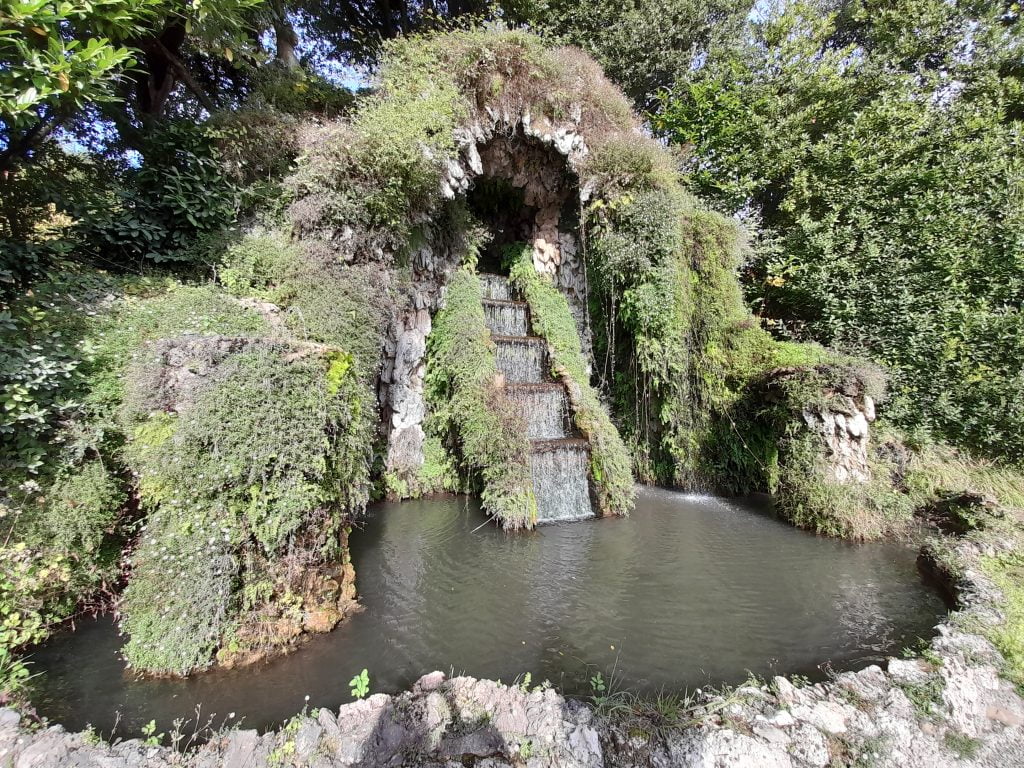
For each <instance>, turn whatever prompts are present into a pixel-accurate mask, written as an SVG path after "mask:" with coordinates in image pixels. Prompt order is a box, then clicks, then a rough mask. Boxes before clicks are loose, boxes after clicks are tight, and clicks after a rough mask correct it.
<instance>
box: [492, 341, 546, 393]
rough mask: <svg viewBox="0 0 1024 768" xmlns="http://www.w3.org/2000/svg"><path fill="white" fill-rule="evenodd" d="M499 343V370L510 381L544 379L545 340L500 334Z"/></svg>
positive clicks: (537, 382)
mask: <svg viewBox="0 0 1024 768" xmlns="http://www.w3.org/2000/svg"><path fill="white" fill-rule="evenodd" d="M494 342H495V344H496V345H497V362H498V370H499V371H501V372H502V373H503V374H505V380H506V381H509V382H528V383H534V384H539V383H540V382H542V381H543V380H544V358H545V357H546V356H547V355H546V354H545V349H544V342H543V341H542V340H541V339H536V338H528V337H525V336H524V337H509V336H500V337H498V338H496V339H494Z"/></svg>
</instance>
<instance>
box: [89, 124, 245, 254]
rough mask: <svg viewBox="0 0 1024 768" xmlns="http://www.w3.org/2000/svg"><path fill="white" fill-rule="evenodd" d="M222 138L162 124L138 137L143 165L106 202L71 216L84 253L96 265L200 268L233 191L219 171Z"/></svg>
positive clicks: (228, 221) (208, 129)
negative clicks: (163, 264)
mask: <svg viewBox="0 0 1024 768" xmlns="http://www.w3.org/2000/svg"><path fill="white" fill-rule="evenodd" d="M222 138H223V134H222V133H221V132H219V131H218V130H217V129H215V128H214V127H213V126H212V125H209V124H205V123H204V124H199V125H195V124H192V123H186V122H170V123H167V124H166V125H164V126H161V127H160V128H159V129H154V130H152V131H150V132H147V134H146V147H145V148H144V152H143V154H144V156H145V162H144V163H143V164H142V165H141V166H140V167H139V168H137V169H128V170H127V171H125V172H124V174H123V177H122V179H121V180H120V183H119V184H118V185H117V186H116V187H115V189H114V194H113V199H112V200H111V199H110V198H109V196H104V197H103V198H98V199H96V200H94V201H90V202H89V203H87V204H86V205H85V206H84V207H81V208H80V209H79V210H75V211H74V215H75V218H76V219H78V224H77V229H78V231H79V235H80V237H81V238H82V240H83V248H84V250H85V251H86V252H87V253H89V254H91V255H93V256H95V257H96V258H98V259H100V260H101V263H110V262H112V261H113V262H118V263H120V264H124V265H136V264H138V263H139V262H140V261H143V260H145V261H150V262H156V263H161V262H179V263H200V264H203V263H208V262H210V261H211V260H212V259H213V258H214V253H215V252H216V251H217V250H218V248H219V246H220V245H221V243H222V240H221V236H222V235H223V234H224V232H225V230H227V229H229V228H231V227H232V226H233V225H234V223H235V219H236V216H237V214H238V212H239V207H240V205H241V189H240V187H239V186H238V184H237V183H235V182H234V181H233V180H232V179H231V178H229V176H228V174H227V173H226V171H225V168H224V166H223V165H222V159H221V153H220V150H219V149H218V142H219V141H220V140H222Z"/></svg>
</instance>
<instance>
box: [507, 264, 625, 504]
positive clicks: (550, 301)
mask: <svg viewBox="0 0 1024 768" xmlns="http://www.w3.org/2000/svg"><path fill="white" fill-rule="evenodd" d="M531 254H532V251H530V249H527V250H526V252H525V253H522V254H521V255H520V257H519V258H518V259H517V261H516V262H515V264H514V265H513V267H512V270H511V274H510V279H511V281H512V283H513V284H514V285H515V286H516V287H517V288H518V289H519V290H520V291H521V292H522V294H523V297H524V298H525V299H526V301H527V303H528V304H529V305H530V317H531V320H532V322H533V328H534V330H535V331H536V332H537V333H538V335H540V336H541V338H543V339H544V340H545V341H547V343H548V350H549V355H550V359H551V367H552V369H553V372H554V374H555V376H556V377H557V378H558V379H560V380H561V381H562V382H563V383H564V384H565V385H566V388H567V390H568V392H569V399H570V401H571V404H572V412H573V418H574V420H575V423H576V426H577V427H578V428H579V430H580V431H581V432H582V433H583V435H584V436H585V437H586V438H587V440H589V441H590V476H591V480H592V481H593V483H594V487H595V488H596V489H597V502H598V506H599V508H600V510H601V514H605V515H624V514H627V513H628V512H629V510H630V509H631V508H632V506H633V497H634V490H633V473H632V470H631V467H632V462H631V461H630V458H629V453H628V452H627V450H626V446H625V445H624V444H623V442H622V438H621V437H619V433H618V430H616V429H615V425H614V424H613V423H612V420H611V417H610V416H609V415H608V411H607V410H605V408H604V406H603V405H602V404H601V401H600V399H599V398H598V395H597V392H596V391H595V390H594V388H593V387H591V386H590V377H589V375H588V373H587V361H586V359H585V358H584V356H583V351H582V350H581V348H580V336H579V331H578V330H577V328H576V322H575V320H573V317H572V313H571V312H570V311H569V303H568V302H567V301H566V299H565V296H563V295H562V294H561V293H560V292H559V291H558V289H557V288H555V287H554V286H553V285H552V284H551V283H549V282H548V281H547V280H545V279H544V278H543V277H542V276H541V275H540V274H539V273H538V272H537V270H536V269H534V266H533V259H532V255H531Z"/></svg>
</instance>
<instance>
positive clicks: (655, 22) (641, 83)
mask: <svg viewBox="0 0 1024 768" xmlns="http://www.w3.org/2000/svg"><path fill="white" fill-rule="evenodd" d="M752 5H753V3H752V0H625V2H608V0H548V2H546V3H543V4H538V5H537V6H535V7H534V8H533V10H532V13H533V18H532V19H531V21H532V23H533V25H534V26H536V27H537V28H539V29H541V30H543V31H545V32H546V33H547V34H548V35H551V36H553V37H555V38H557V39H560V40H563V41H564V42H566V43H569V44H572V45H576V46H578V47H580V48H582V49H583V50H585V51H587V52H588V53H589V54H591V55H592V56H593V57H594V58H595V59H597V61H598V62H599V63H600V64H601V66H603V67H604V70H605V72H606V73H607V74H608V76H609V77H611V78H612V80H614V81H615V82H616V83H618V84H619V85H620V86H621V87H622V88H623V90H625V91H626V93H627V95H629V96H630V97H631V98H632V99H633V100H634V101H635V102H636V103H637V104H638V105H639V106H640V107H641V108H649V107H651V106H653V105H654V104H655V103H656V101H655V99H654V96H655V94H656V93H657V92H658V90H659V89H661V88H666V87H668V86H671V85H672V84H673V83H675V82H676V80H678V79H680V78H683V77H685V76H686V74H687V72H689V70H690V69H691V68H692V67H693V66H694V64H696V63H698V62H699V61H700V60H701V59H702V57H703V56H704V55H706V54H707V52H708V51H709V50H710V49H711V48H712V47H714V46H715V45H717V44H720V43H721V42H723V41H727V40H731V39H732V38H733V37H735V35H736V34H737V33H738V32H739V30H740V29H741V28H742V25H743V19H744V18H745V17H746V15H747V13H748V12H749V11H750V8H751V6H752Z"/></svg>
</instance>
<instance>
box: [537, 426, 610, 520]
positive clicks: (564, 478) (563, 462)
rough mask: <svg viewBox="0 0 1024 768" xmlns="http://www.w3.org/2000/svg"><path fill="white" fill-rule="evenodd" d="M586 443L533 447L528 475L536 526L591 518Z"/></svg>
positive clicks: (560, 442)
mask: <svg viewBox="0 0 1024 768" xmlns="http://www.w3.org/2000/svg"><path fill="white" fill-rule="evenodd" d="M587 459H588V453H587V443H586V441H585V440H551V441H546V442H542V443H534V449H533V453H532V454H531V455H530V473H531V475H532V476H533V488H534V492H535V493H536V496H537V522H538V523H557V522H564V521H569V520H582V519H584V518H588V517H593V516H594V511H593V509H592V508H591V506H590V485H589V482H588V479H587Z"/></svg>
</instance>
